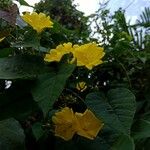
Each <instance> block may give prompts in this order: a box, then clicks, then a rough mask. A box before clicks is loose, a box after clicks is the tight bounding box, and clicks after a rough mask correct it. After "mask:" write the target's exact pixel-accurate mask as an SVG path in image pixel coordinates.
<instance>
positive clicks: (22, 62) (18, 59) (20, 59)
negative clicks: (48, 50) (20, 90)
mask: <svg viewBox="0 0 150 150" xmlns="http://www.w3.org/2000/svg"><path fill="white" fill-rule="evenodd" d="M44 71H45V64H44V62H43V60H42V59H41V58H40V57H37V56H35V55H19V56H14V57H5V58H0V79H30V78H35V77H36V76H37V75H38V74H40V73H43V72H44Z"/></svg>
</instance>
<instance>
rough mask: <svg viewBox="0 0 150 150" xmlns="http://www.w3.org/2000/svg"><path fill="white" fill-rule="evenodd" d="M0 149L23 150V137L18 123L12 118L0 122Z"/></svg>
mask: <svg viewBox="0 0 150 150" xmlns="http://www.w3.org/2000/svg"><path fill="white" fill-rule="evenodd" d="M0 149H1V150H19V149H20V150H24V149H25V135H24V131H23V130H22V128H21V126H20V124H19V122H18V121H16V120H15V119H13V118H10V119H7V120H2V121H0Z"/></svg>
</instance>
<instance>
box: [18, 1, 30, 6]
mask: <svg viewBox="0 0 150 150" xmlns="http://www.w3.org/2000/svg"><path fill="white" fill-rule="evenodd" d="M19 3H20V4H21V5H25V6H30V5H29V4H28V3H27V2H26V1H25V0H19Z"/></svg>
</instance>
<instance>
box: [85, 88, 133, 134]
mask: <svg viewBox="0 0 150 150" xmlns="http://www.w3.org/2000/svg"><path fill="white" fill-rule="evenodd" d="M86 103H87V106H88V107H90V108H91V109H92V110H93V111H94V112H95V113H96V115H98V116H99V117H100V118H101V119H102V120H103V121H104V124H105V125H108V126H109V127H110V128H113V129H115V130H116V131H119V132H123V133H125V134H129V132H130V127H131V124H132V121H133V116H134V113H135V109H136V106H135V97H134V95H133V94H132V93H131V91H129V90H128V89H125V88H117V89H112V90H110V91H108V93H107V95H106V97H105V96H104V95H103V94H102V93H100V92H97V93H90V94H89V95H87V97H86Z"/></svg>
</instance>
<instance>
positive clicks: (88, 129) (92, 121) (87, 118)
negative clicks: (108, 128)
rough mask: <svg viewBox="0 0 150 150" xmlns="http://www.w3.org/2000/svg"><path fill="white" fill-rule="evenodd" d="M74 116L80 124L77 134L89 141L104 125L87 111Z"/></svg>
mask: <svg viewBox="0 0 150 150" xmlns="http://www.w3.org/2000/svg"><path fill="white" fill-rule="evenodd" d="M75 116H76V117H77V120H78V122H79V124H80V128H79V130H78V131H77V134H78V135H80V136H83V137H86V138H88V139H91V140H93V139H94V138H95V137H96V136H97V134H98V133H99V131H100V130H101V129H102V127H103V125H104V124H103V122H102V121H101V120H99V119H98V118H96V116H95V115H94V114H93V113H92V112H91V111H90V110H89V109H87V110H86V111H85V112H84V113H83V114H82V113H75Z"/></svg>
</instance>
